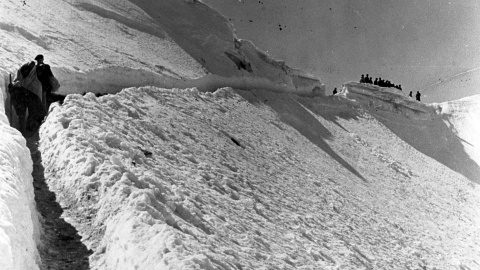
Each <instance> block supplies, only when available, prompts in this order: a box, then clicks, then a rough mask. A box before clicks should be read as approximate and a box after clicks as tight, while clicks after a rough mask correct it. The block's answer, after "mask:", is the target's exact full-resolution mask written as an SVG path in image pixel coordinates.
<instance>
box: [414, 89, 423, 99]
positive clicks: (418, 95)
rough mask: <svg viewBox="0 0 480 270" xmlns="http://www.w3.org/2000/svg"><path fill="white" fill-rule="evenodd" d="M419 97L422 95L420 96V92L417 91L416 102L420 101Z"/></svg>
mask: <svg viewBox="0 0 480 270" xmlns="http://www.w3.org/2000/svg"><path fill="white" fill-rule="evenodd" d="M421 95H422V94H420V92H418V91H417V94H416V95H415V97H416V98H417V100H418V101H420V96H421Z"/></svg>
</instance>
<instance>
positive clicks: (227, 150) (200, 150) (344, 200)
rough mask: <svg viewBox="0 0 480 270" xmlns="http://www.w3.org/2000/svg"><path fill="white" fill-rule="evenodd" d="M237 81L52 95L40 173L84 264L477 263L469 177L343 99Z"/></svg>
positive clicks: (479, 198)
mask: <svg viewBox="0 0 480 270" xmlns="http://www.w3.org/2000/svg"><path fill="white" fill-rule="evenodd" d="M237 92H238V93H237ZM237 92H235V91H233V90H232V89H221V90H218V91H217V92H215V93H213V94H211V93H205V94H203V93H199V92H198V91H197V90H194V89H190V90H178V89H173V90H166V89H158V88H151V87H149V88H130V89H127V90H124V91H122V92H121V93H118V94H116V95H107V96H103V97H100V98H96V97H95V96H94V95H93V94H87V95H86V96H80V95H71V96H68V97H67V100H66V101H65V104H64V105H63V106H55V107H54V108H53V109H52V111H51V112H50V115H49V117H48V119H47V121H46V123H45V124H44V125H43V126H42V128H41V141H40V146H41V152H42V159H43V160H44V166H45V178H46V179H48V182H49V184H50V185H51V187H52V189H53V190H54V191H55V192H56V193H57V194H59V201H60V203H61V204H62V206H63V207H64V208H65V209H66V214H65V216H66V219H67V220H69V221H70V222H71V223H72V224H73V225H74V226H75V227H77V228H78V230H79V232H80V234H81V235H82V236H83V241H84V242H85V243H86V244H87V247H88V248H91V249H92V250H93V251H94V254H93V255H92V256H91V257H90V263H91V265H92V269H134V268H138V269H299V268H306V269H338V268H342V269H363V268H367V269H368V268H371V269H401V268H406V269H418V267H423V266H426V267H427V269H435V268H434V267H436V268H437V269H461V268H460V267H469V268H470V269H475V267H476V266H477V265H478V263H479V262H480V257H479V254H480V245H479V243H478V241H477V240H478V239H480V238H479V237H480V230H479V225H480V223H479V222H480V220H479V219H478V217H479V216H478V207H479V206H480V193H479V189H478V187H476V185H475V184H473V183H472V182H471V181H469V180H467V179H466V178H464V177H463V176H461V175H460V174H458V173H455V172H454V171H452V170H450V169H448V168H447V167H446V166H443V165H442V164H441V163H439V162H436V161H435V160H434V159H432V158H430V157H428V156H426V155H424V154H422V153H420V152H419V151H417V150H415V148H413V147H411V146H410V145H409V144H408V143H406V142H405V141H403V140H401V139H400V138H398V136H396V135H395V134H394V133H393V132H391V131H390V130H389V129H388V128H387V127H386V126H385V125H383V124H382V123H381V122H380V121H378V120H377V119H376V117H375V116H372V115H371V114H369V113H368V112H367V111H366V110H364V109H362V107H358V108H356V109H355V108H353V106H351V104H350V103H351V102H352V101H348V100H347V101H345V100H344V99H343V98H339V97H326V98H325V97H324V98H321V97H317V98H311V97H309V98H307V97H299V96H296V95H290V94H279V93H272V92H270V91H262V90H252V91H240V90H239V91H237ZM392 113H393V112H392ZM378 115H386V113H384V114H380V113H379V114H378ZM402 117H403V116H402V115H399V116H397V119H400V118H402ZM404 121H406V120H404ZM464 269H467V268H464Z"/></svg>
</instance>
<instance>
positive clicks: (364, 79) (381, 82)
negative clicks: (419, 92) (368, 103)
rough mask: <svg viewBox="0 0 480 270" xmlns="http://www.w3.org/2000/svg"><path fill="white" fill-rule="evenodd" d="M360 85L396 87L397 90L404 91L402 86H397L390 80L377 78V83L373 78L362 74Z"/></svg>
mask: <svg viewBox="0 0 480 270" xmlns="http://www.w3.org/2000/svg"><path fill="white" fill-rule="evenodd" d="M360 83H369V84H373V85H378V86H380V87H394V88H397V89H398V90H402V85H401V84H399V85H395V84H393V83H392V82H390V81H389V80H383V79H382V78H375V81H373V80H372V77H368V74H367V75H366V76H364V75H363V74H362V77H361V78H360Z"/></svg>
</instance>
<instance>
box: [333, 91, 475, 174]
mask: <svg viewBox="0 0 480 270" xmlns="http://www.w3.org/2000/svg"><path fill="white" fill-rule="evenodd" d="M338 95H339V96H343V97H345V99H346V100H350V101H351V102H352V105H354V106H358V105H361V106H362V108H364V109H366V110H367V111H368V112H369V113H370V114H372V115H373V116H375V118H376V119H377V120H378V121H380V122H381V123H382V124H384V125H385V126H386V127H388V128H389V129H390V130H391V131H392V132H393V133H395V135H397V136H398V137H399V138H401V139H402V140H404V141H405V142H407V143H408V144H410V145H411V146H413V147H414V148H415V149H417V150H418V151H420V152H422V153H424V154H425V155H427V156H430V157H431V158H433V159H435V160H436V161H438V162H440V163H442V164H443V165H445V166H447V167H448V168H450V169H452V170H454V171H456V172H459V173H461V174H462V175H464V176H465V177H467V178H468V179H470V180H472V181H474V182H477V183H480V158H479V157H478V155H479V154H478V151H476V149H475V145H476V144H478V143H477V141H478V140H477V139H476V134H478V133H479V132H478V131H477V130H476V129H475V128H471V127H470V124H471V123H472V124H473V123H475V124H476V120H477V119H478V117H477V116H476V114H477V112H478V111H477V110H476V108H477V106H478V105H476V104H478V101H477V100H475V99H474V97H471V98H468V99H466V100H465V102H462V101H453V102H451V103H450V105H449V103H441V104H424V103H422V102H418V101H416V100H414V99H413V98H412V97H408V96H407V93H405V92H402V91H401V90H398V89H395V88H383V87H379V86H376V85H372V84H364V83H355V82H350V83H346V84H344V85H343V88H342V90H341V91H340V93H339V94H338ZM477 99H478V98H477ZM466 101H469V102H466ZM462 106H463V107H462ZM442 108H443V111H442ZM455 108H456V109H455ZM460 108H462V110H466V111H462V112H460V113H455V111H458V110H461V109H460ZM449 112H450V114H449ZM459 117H460V118H465V119H460V120H456V119H457V118H459ZM473 126H475V125H473ZM466 127H468V128H466ZM458 130H460V131H461V132H458ZM461 136H465V138H462V137H461Z"/></svg>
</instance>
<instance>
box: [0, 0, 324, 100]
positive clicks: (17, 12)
mask: <svg viewBox="0 0 480 270" xmlns="http://www.w3.org/2000/svg"><path fill="white" fill-rule="evenodd" d="M25 3H26V5H23V4H22V1H16V0H5V1H2V2H1V3H0V10H1V16H0V66H1V69H2V70H1V71H2V73H5V72H6V71H8V72H13V71H15V70H16V69H17V68H18V67H19V66H20V65H21V64H22V63H24V62H26V61H31V60H33V57H35V55H36V54H38V53H43V54H44V55H45V57H46V62H48V63H50V64H51V65H52V67H53V71H54V74H55V75H56V76H57V77H58V78H59V79H60V81H62V85H63V87H62V88H61V89H60V92H61V93H64V94H65V93H83V92H85V91H104V92H108V93H111V92H114V91H120V90H121V89H122V88H123V87H129V86H139V85H152V84H153V85H156V86H161V87H193V86H196V87H201V86H202V84H201V83H202V82H204V81H205V80H207V81H208V82H210V83H206V85H204V87H201V89H202V90H210V91H213V90H215V89H216V88H217V87H222V86H226V85H230V84H231V83H234V84H237V85H238V86H239V87H241V88H246V89H248V88H250V87H251V84H252V83H254V84H255V82H257V81H260V84H257V85H259V86H262V87H263V86H265V85H269V88H277V89H283V90H288V91H299V92H302V93H312V92H315V94H323V92H324V86H323V84H322V83H320V81H319V80H318V79H316V78H313V77H312V76H311V75H309V74H307V73H305V72H302V71H300V70H296V69H292V68H290V67H288V66H287V65H286V64H285V63H284V62H283V61H278V60H274V59H272V58H270V57H269V56H268V55H267V54H265V53H263V52H262V51H260V50H258V49H257V48H256V47H255V46H254V45H253V44H252V43H250V42H248V41H245V40H241V39H238V38H237V37H236V36H235V33H234V30H233V28H232V27H231V25H230V23H229V22H228V20H227V19H226V18H224V17H223V16H222V15H221V14H219V13H217V12H216V11H215V10H213V9H211V8H210V7H208V6H206V5H204V4H203V3H201V2H199V1H179V0H165V1H139V0H107V1H90V0H67V1H64V0H29V1H26V2H25ZM119 67H121V68H119ZM100 75H101V76H100ZM144 78H147V80H143V79H144ZM201 78H203V81H202V80H201V81H200V83H199V82H198V81H197V80H196V79H201ZM245 80H247V81H249V82H245ZM113 81H116V82H115V83H113ZM242 83H246V85H242ZM102 84H108V87H106V89H102V88H100V87H98V85H102ZM199 84H200V85H199ZM79 85H82V86H80V87H79ZM86 85H87V86H89V87H90V86H92V85H93V87H92V89H88V88H87V89H86V88H85V87H86Z"/></svg>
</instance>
